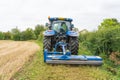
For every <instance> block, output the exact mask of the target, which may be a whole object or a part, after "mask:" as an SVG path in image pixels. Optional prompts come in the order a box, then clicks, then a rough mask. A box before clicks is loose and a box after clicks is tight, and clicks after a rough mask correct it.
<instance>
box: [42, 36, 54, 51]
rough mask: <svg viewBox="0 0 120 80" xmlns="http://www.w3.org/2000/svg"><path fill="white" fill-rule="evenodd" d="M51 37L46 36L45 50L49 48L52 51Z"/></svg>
mask: <svg viewBox="0 0 120 80" xmlns="http://www.w3.org/2000/svg"><path fill="white" fill-rule="evenodd" d="M51 40H52V39H51V37H46V36H45V37H44V40H43V50H44V49H47V50H48V51H51V50H52V43H51Z"/></svg>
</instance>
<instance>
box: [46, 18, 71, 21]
mask: <svg viewBox="0 0 120 80" xmlns="http://www.w3.org/2000/svg"><path fill="white" fill-rule="evenodd" d="M48 19H49V21H51V22H52V21H58V20H61V21H69V22H72V21H73V20H72V19H71V18H63V17H48Z"/></svg>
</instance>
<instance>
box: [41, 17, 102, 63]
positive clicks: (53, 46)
mask: <svg viewBox="0 0 120 80" xmlns="http://www.w3.org/2000/svg"><path fill="white" fill-rule="evenodd" d="M48 20H49V24H48V23H46V26H48V28H49V29H48V30H46V31H45V32H44V40H43V50H44V62H46V63H52V64H95V65H101V64H102V58H101V57H99V56H86V55H78V49H79V40H78V36H79V33H78V32H76V31H74V30H73V28H74V25H73V24H72V19H71V18H61V17H53V18H50V17H49V18H48Z"/></svg>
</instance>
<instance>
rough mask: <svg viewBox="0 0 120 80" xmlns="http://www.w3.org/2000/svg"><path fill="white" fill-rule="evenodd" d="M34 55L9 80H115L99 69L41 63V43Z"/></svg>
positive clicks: (108, 73)
mask: <svg viewBox="0 0 120 80" xmlns="http://www.w3.org/2000/svg"><path fill="white" fill-rule="evenodd" d="M36 43H37V44H38V45H39V46H40V51H39V52H37V53H36V54H35V56H34V57H33V58H31V60H30V61H29V62H27V63H26V64H25V65H24V66H23V68H22V69H20V70H19V71H18V72H17V73H16V74H15V75H14V76H13V77H12V78H11V80H117V78H116V76H113V75H112V74H111V73H110V72H107V71H105V70H104V69H102V68H101V67H96V66H81V65H50V64H49V65H48V64H45V63H44V62H43V49H42V46H43V45H42V42H38V41H37V42H36Z"/></svg>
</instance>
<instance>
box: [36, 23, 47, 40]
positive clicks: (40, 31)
mask: <svg viewBox="0 0 120 80" xmlns="http://www.w3.org/2000/svg"><path fill="white" fill-rule="evenodd" d="M44 30H45V29H44V26H43V25H36V26H35V30H34V33H35V35H36V38H38V36H39V34H40V33H42V32H43V31H44Z"/></svg>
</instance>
